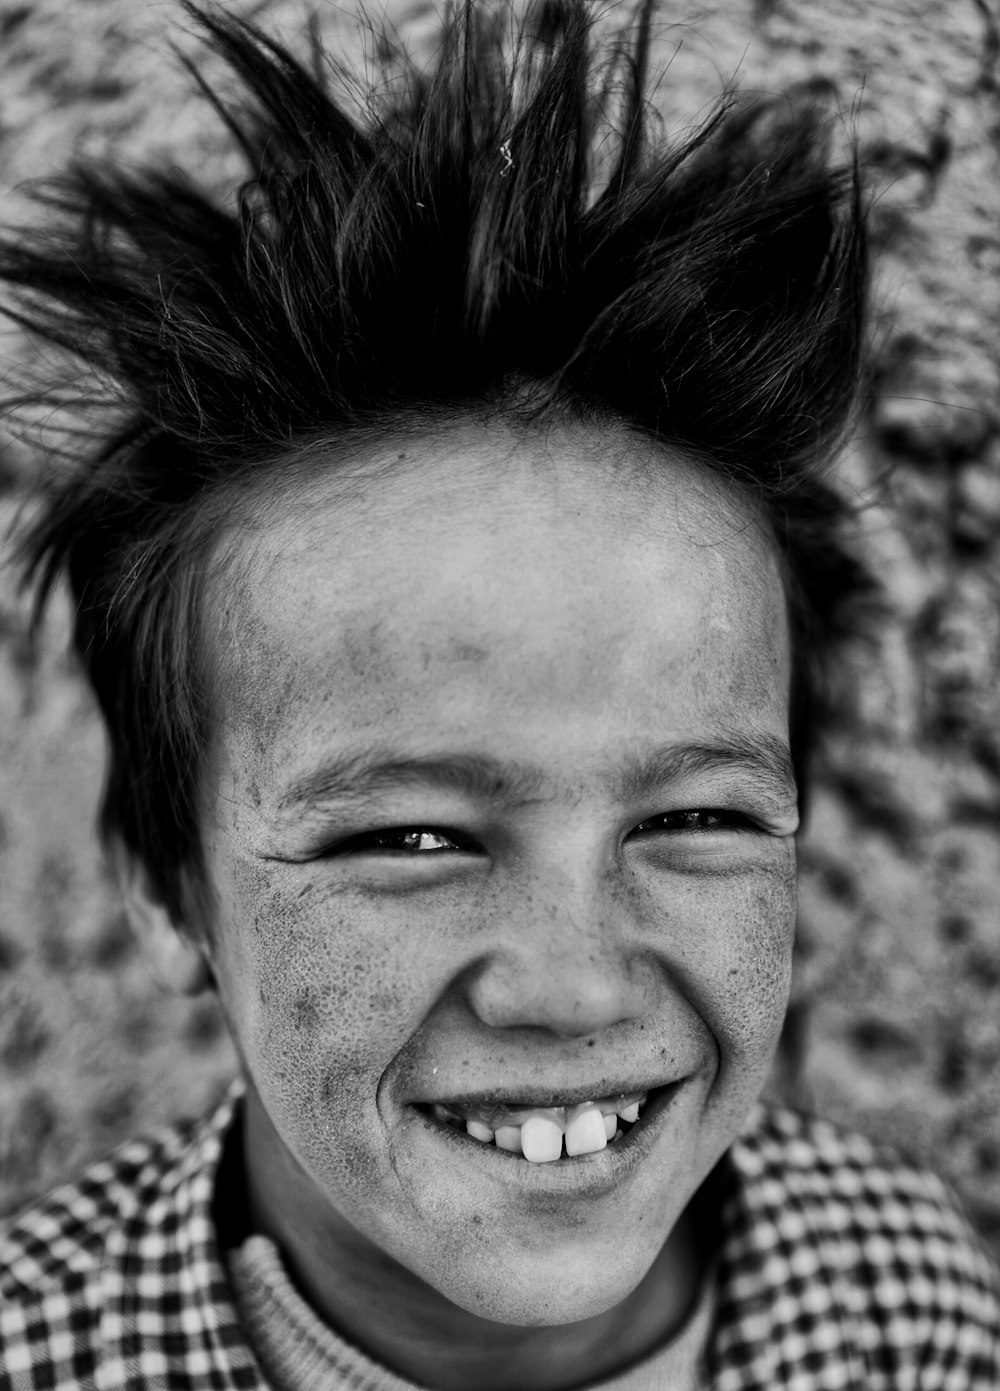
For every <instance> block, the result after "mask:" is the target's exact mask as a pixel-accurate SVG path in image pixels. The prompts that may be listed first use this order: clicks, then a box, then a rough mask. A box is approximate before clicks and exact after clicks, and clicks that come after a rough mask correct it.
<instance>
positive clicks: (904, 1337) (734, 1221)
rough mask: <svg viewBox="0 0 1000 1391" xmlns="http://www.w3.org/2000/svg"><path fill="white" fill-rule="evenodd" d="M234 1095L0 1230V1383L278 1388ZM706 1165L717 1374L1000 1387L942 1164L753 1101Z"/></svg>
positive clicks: (999, 1304)
mask: <svg viewBox="0 0 1000 1391" xmlns="http://www.w3.org/2000/svg"><path fill="white" fill-rule="evenodd" d="M236 1099H237V1092H236V1091H235V1090H234V1091H233V1092H231V1093H230V1095H229V1096H228V1097H227V1098H226V1100H225V1102H224V1103H223V1104H222V1106H221V1107H220V1108H219V1109H218V1110H217V1111H216V1113H215V1114H214V1115H213V1116H211V1117H210V1118H209V1119H207V1120H205V1121H202V1122H200V1123H199V1124H197V1125H194V1126H186V1127H176V1128H174V1129H171V1130H168V1131H166V1132H164V1133H161V1134H160V1135H158V1136H157V1137H155V1138H153V1139H151V1140H149V1141H140V1142H136V1143H133V1144H130V1145H126V1146H125V1147H124V1148H123V1149H121V1150H119V1151H117V1153H115V1154H114V1155H113V1156H112V1157H111V1158H109V1159H106V1160H104V1161H102V1162H101V1163H98V1164H96V1165H94V1166H93V1167H91V1168H90V1169H89V1170H88V1171H87V1172H86V1173H85V1175H84V1176H83V1178H82V1179H80V1181H79V1182H77V1183H74V1184H72V1185H68V1186H66V1187H64V1188H61V1189H59V1190H58V1191H57V1192H56V1193H54V1194H52V1195H51V1196H50V1197H49V1198H47V1199H46V1200H44V1201H43V1202H41V1203H39V1204H37V1205H36V1206H34V1207H33V1208H31V1209H30V1210H29V1211H28V1212H26V1213H24V1214H22V1215H21V1216H20V1217H19V1218H15V1219H14V1220H13V1221H11V1222H9V1223H8V1224H7V1225H6V1227H2V1228H0V1391H58V1389H59V1388H70V1387H73V1388H93V1391H98V1388H101V1391H229V1388H246V1391H267V1383H266V1380H265V1378H264V1375H263V1373H262V1371H261V1369H260V1367H259V1365H258V1363H257V1362H256V1360H255V1358H254V1355H253V1352H252V1351H251V1347H250V1344H249V1342H248V1340H247V1338H246V1335H245V1334H244V1332H243V1329H242V1328H241V1326H240V1321H239V1316H238V1313H237V1310H236V1308H235V1305H234V1302H233V1295H232V1291H231V1288H230V1285H229V1281H228V1278H227V1275H226V1270H225V1266H224V1264H223V1260H222V1258H221V1256H220V1252H219V1250H218V1247H217V1243H216V1234H215V1229H214V1226H213V1221H212V1198H213V1191H214V1186H215V1179H216V1172H217V1169H218V1165H219V1160H220V1154H221V1149H222V1142H223V1140H224V1137H225V1134H226V1132H227V1129H228V1128H229V1126H230V1125H231V1124H232V1121H233V1110H234V1105H235V1102H236ZM713 1182H714V1183H716V1184H718V1185H719V1186H718V1188H717V1189H716V1190H715V1193H716V1194H717V1196H718V1205H717V1206H716V1208H715V1211H716V1212H717V1214H718V1220H719V1224H720V1228H719V1229H720V1233H721V1260H720V1266H719V1282H720V1283H719V1305H718V1315H717V1319H716V1325H715V1328H714V1330H713V1333H712V1338H711V1343H710V1349H709V1368H708V1385H709V1386H710V1387H711V1388H712V1391H845V1388H855V1389H856V1391H973V1389H974V1391H1000V1301H998V1292H997V1276H996V1272H995V1271H994V1269H993V1267H992V1266H991V1264H990V1262H989V1261H988V1260H987V1258H986V1256H985V1254H984V1253H983V1252H982V1250H981V1249H980V1248H979V1246H978V1245H977V1243H976V1239H975V1237H974V1236H973V1235H972V1233H971V1232H970V1230H969V1228H968V1227H967V1225H966V1223H965V1221H964V1219H963V1218H962V1217H961V1216H960V1215H959V1214H958V1213H957V1212H956V1210H955V1208H954V1207H953V1206H952V1204H951V1203H950V1201H949V1200H948V1198H947V1196H946V1193H945V1190H944V1188H943V1185H942V1184H941V1182H940V1181H939V1180H938V1179H936V1178H934V1177H932V1176H930V1175H928V1174H925V1173H922V1172H919V1171H917V1170H915V1169H911V1168H908V1167H905V1166H902V1165H900V1164H899V1163H898V1162H896V1161H895V1160H893V1159H891V1158H887V1157H886V1156H885V1155H884V1154H883V1153H880V1152H879V1151H878V1150H876V1149H875V1148H874V1147H873V1146H872V1145H871V1144H870V1143H869V1142H868V1141H867V1140H864V1139H862V1138H860V1137H859V1136H855V1135H851V1134H847V1133H845V1132H843V1131H841V1130H839V1129H837V1128H836V1127H834V1126H832V1125H829V1124H826V1123H823V1122H817V1121H812V1120H807V1119H805V1118H803V1117H801V1116H799V1115H797V1114H795V1113H793V1112H790V1111H786V1110H781V1109H776V1108H770V1107H763V1106H761V1107H759V1108H758V1109H757V1111H756V1112H755V1114H754V1117H753V1120H752V1123H751V1124H750V1126H749V1127H748V1129H747V1131H746V1133H745V1135H744V1136H743V1137H742V1138H741V1139H740V1140H738V1141H737V1142H736V1144H735V1145H734V1146H733V1147H732V1149H731V1150H730V1152H729V1154H728V1155H727V1156H726V1158H725V1159H724V1160H723V1162H722V1164H721V1165H720V1166H719V1168H718V1170H717V1171H716V1174H715V1176H714V1179H713ZM714 1196H715V1195H714V1194H713V1202H714ZM351 1391H378V1389H377V1387H376V1386H374V1385H373V1386H372V1387H368V1386H364V1387H362V1386H360V1385H354V1384H352V1387H351Z"/></svg>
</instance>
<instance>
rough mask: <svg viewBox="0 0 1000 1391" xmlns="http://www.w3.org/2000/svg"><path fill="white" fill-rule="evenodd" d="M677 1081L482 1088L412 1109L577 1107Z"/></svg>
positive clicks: (428, 1100) (433, 1099)
mask: <svg viewBox="0 0 1000 1391" xmlns="http://www.w3.org/2000/svg"><path fill="white" fill-rule="evenodd" d="M678 1080H680V1079H679V1078H666V1079H664V1078H657V1079H656V1080H655V1081H648V1080H640V1081H636V1080H635V1079H633V1078H630V1079H628V1080H627V1081H621V1080H618V1081H612V1082H608V1081H606V1080H602V1081H599V1082H595V1083H594V1084H593V1085H591V1086H580V1084H579V1083H575V1084H574V1085H572V1086H567V1087H565V1088H561V1087H545V1088H544V1089H542V1088H541V1087H539V1086H537V1085H536V1086H530V1087H516V1086H513V1087H512V1086H503V1087H484V1088H482V1089H481V1090H477V1091H462V1092H449V1093H447V1094H446V1095H441V1096H433V1097H426V1098H421V1100H419V1101H417V1102H415V1103H414V1104H415V1105H418V1106H419V1105H423V1106H432V1105H438V1106H454V1107H457V1108H461V1107H472V1106H480V1107H490V1106H505V1107H509V1108H510V1109H511V1110H528V1109H529V1108H532V1107H537V1108H538V1109H540V1110H541V1109H545V1108H555V1107H559V1106H579V1105H581V1104H582V1103H583V1102H585V1101H600V1100H602V1099H603V1098H605V1097H615V1096H634V1095H636V1093H638V1092H653V1091H656V1090H658V1089H660V1088H662V1087H667V1086H670V1085H671V1083H672V1082H674V1081H678Z"/></svg>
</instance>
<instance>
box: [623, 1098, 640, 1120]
mask: <svg viewBox="0 0 1000 1391" xmlns="http://www.w3.org/2000/svg"><path fill="white" fill-rule="evenodd" d="M618 1114H619V1115H620V1116H621V1118H622V1120H623V1121H630V1122H634V1121H637V1120H638V1119H639V1103H638V1101H633V1102H632V1104H631V1106H623V1107H622V1109H621V1110H620V1111H619V1112H618Z"/></svg>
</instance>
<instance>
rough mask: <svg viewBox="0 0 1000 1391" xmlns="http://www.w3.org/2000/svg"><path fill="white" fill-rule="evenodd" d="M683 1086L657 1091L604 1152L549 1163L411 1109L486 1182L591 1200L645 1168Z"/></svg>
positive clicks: (414, 1108) (432, 1132)
mask: <svg viewBox="0 0 1000 1391" xmlns="http://www.w3.org/2000/svg"><path fill="white" fill-rule="evenodd" d="M682 1085H683V1083H682V1082H671V1083H670V1084H669V1085H667V1086H665V1087H661V1088H659V1089H658V1091H657V1094H656V1095H655V1096H654V1097H653V1099H652V1100H651V1101H650V1102H649V1103H648V1104H647V1106H646V1108H645V1110H644V1111H643V1114H642V1116H641V1117H640V1119H639V1120H638V1121H636V1123H635V1124H634V1125H633V1126H632V1128H631V1129H630V1130H629V1131H628V1133H627V1134H625V1135H623V1136H622V1138H621V1139H620V1140H614V1141H611V1142H610V1143H609V1144H608V1145H607V1146H606V1148H604V1149H602V1150H597V1151H596V1152H595V1153H593V1154H579V1155H576V1156H574V1157H573V1158H572V1159H556V1160H552V1161H551V1162H549V1163H547V1164H534V1163H532V1162H531V1161H530V1160H527V1159H524V1158H523V1157H522V1156H521V1155H519V1154H511V1153H510V1151H508V1150H502V1149H498V1148H497V1146H496V1145H492V1144H489V1145H488V1144H485V1143H483V1141H481V1140H474V1139H473V1138H472V1137H471V1136H470V1135H466V1134H465V1133H464V1132H463V1131H461V1130H456V1129H455V1128H454V1127H452V1126H449V1125H443V1124H442V1123H441V1122H440V1121H436V1120H434V1119H433V1117H431V1116H430V1115H428V1114H427V1113H426V1112H425V1111H423V1110H421V1109H420V1108H418V1107H416V1106H414V1107H412V1108H411V1110H412V1112H413V1114H414V1115H415V1116H416V1117H417V1118H418V1119H419V1121H420V1123H421V1125H422V1127H423V1129H424V1130H425V1131H426V1132H428V1133H429V1134H431V1135H433V1136H434V1138H435V1139H437V1140H438V1141H440V1142H441V1143H443V1144H445V1145H447V1146H449V1148H450V1150H451V1152H452V1153H453V1154H454V1155H455V1156H456V1157H460V1158H461V1159H462V1160H463V1162H464V1163H466V1164H475V1165H477V1166H478V1167H479V1169H480V1172H481V1173H482V1174H483V1176H484V1178H487V1179H492V1180H493V1181H495V1182H502V1183H504V1184H511V1183H514V1184H517V1185H518V1186H519V1187H521V1188H523V1189H525V1190H526V1191H528V1192H536V1193H545V1194H560V1193H564V1194H567V1195H573V1194H579V1195H581V1196H590V1197H593V1196H599V1195H600V1194H601V1193H603V1192H611V1191H612V1190H613V1189H615V1188H617V1187H618V1186H619V1185H620V1184H622V1183H624V1182H626V1181H627V1180H628V1179H629V1178H630V1177H631V1176H632V1174H634V1173H635V1172H636V1170H637V1169H638V1168H639V1167H640V1166H641V1165H642V1164H643V1162H644V1161H645V1160H646V1158H647V1157H648V1155H649V1153H650V1151H651V1150H652V1149H653V1147H654V1146H655V1145H656V1142H657V1140H658V1138H659V1136H660V1135H661V1134H662V1133H663V1131H664V1130H665V1128H666V1126H667V1124H668V1123H669V1117H670V1113H671V1112H672V1111H673V1109H674V1101H675V1098H676V1096H677V1094H678V1092H679V1091H680V1088H681V1086H682Z"/></svg>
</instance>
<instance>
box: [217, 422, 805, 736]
mask: <svg viewBox="0 0 1000 1391" xmlns="http://www.w3.org/2000/svg"><path fill="white" fill-rule="evenodd" d="M304 464H305V466H304V467H299V468H298V469H297V470H296V471H295V478H294V481H291V482H289V481H287V480H286V481H285V482H283V483H282V485H281V486H280V487H276V486H273V487H272V490H271V491H270V493H269V494H267V495H265V496H263V497H262V504H261V506H260V507H259V509H257V510H256V511H254V512H253V513H252V515H251V519H250V525H249V526H246V527H241V528H239V529H234V530H233V531H232V532H231V533H230V535H229V536H228V538H227V540H226V545H225V549H224V557H225V559H224V563H223V565H222V566H221V568H220V570H219V574H218V578H217V579H216V581H215V590H214V592H213V593H211V594H210V596H209V598H210V611H211V612H212V613H213V614H214V615H215V617H216V623H215V626H214V630H213V629H211V628H210V630H209V631H210V638H209V641H210V644H211V651H210V654H209V657H210V662H211V665H212V667H213V670H214V676H215V692H216V702H215V704H216V712H215V713H216V719H217V721H218V720H219V719H220V717H221V720H222V722H223V723H224V724H225V725H226V726H227V728H228V730H229V734H230V735H231V736H235V734H236V733H237V731H244V732H245V733H246V734H247V735H248V737H252V740H253V742H254V744H255V745H256V747H257V749H258V750H259V751H260V752H261V753H263V751H264V750H265V749H268V748H272V749H275V746H276V745H283V748H284V752H283V753H282V754H281V756H285V753H286V752H287V749H288V747H290V744H289V741H290V740H293V735H292V731H293V730H294V731H295V732H296V734H297V735H305V734H306V733H307V732H309V733H310V734H311V733H314V732H317V731H319V732H320V734H321V736H325V735H326V734H329V735H330V737H339V736H340V735H341V734H344V735H347V734H349V735H350V736H352V737H361V736H365V737H370V738H372V739H374V738H375V737H377V736H380V735H381V734H382V733H384V732H385V727H386V724H387V722H388V723H390V724H392V723H393V722H395V723H396V724H398V725H400V726H403V727H404V731H405V732H406V733H407V734H409V735H414V736H417V735H419V729H420V725H421V722H422V721H424V722H426V721H427V719H428V717H429V708H428V707H429V706H433V707H434V715H435V718H444V719H445V720H450V721H451V724H452V725H453V726H456V727H457V726H458V725H462V726H463V727H465V726H468V725H469V723H470V722H472V721H474V720H475V719H478V720H479V721H480V723H485V722H488V721H492V728H493V729H494V730H496V731H497V733H498V738H499V737H500V731H502V728H503V725H504V712H505V709H506V708H509V707H511V706H512V705H516V704H517V703H518V702H521V703H523V702H524V701H526V700H527V701H530V702H531V703H532V705H533V708H534V707H536V706H537V708H538V710H539V711H540V712H543V713H544V715H545V717H546V718H548V719H549V720H550V722H552V721H555V722H558V721H559V719H560V712H561V711H564V710H566V711H568V710H569V709H570V708H571V707H573V708H577V707H580V708H581V709H582V708H583V707H586V708H587V710H588V711H589V712H590V714H593V713H594V712H595V711H604V712H606V711H607V709H608V702H614V701H616V700H619V701H620V699H621V698H622V680H623V678H625V677H627V678H629V679H630V681H631V685H630V689H633V688H635V689H638V688H639V686H640V684H641V682H642V680H643V679H646V680H648V682H650V683H653V685H654V687H655V685H656V683H662V682H663V681H664V680H670V679H672V678H671V672H673V674H674V676H676V678H677V690H676V691H675V692H674V693H673V698H674V699H675V700H676V701H678V702H679V705H678V710H677V718H678V720H680V721H681V722H682V723H683V722H684V721H685V720H687V721H689V720H690V719H691V718H692V717H694V716H695V715H697V717H698V719H700V720H702V721H705V720H708V719H710V718H711V717H712V714H713V711H715V713H716V714H717V715H718V720H719V722H720V724H724V723H726V722H727V721H729V720H730V716H731V714H732V709H731V707H732V706H733V704H734V701H735V702H737V703H742V705H743V707H744V714H745V715H746V717H747V718H752V712H753V711H754V710H755V709H760V710H763V709H764V707H765V706H766V705H768V704H770V706H772V707H775V706H776V693H780V694H781V695H782V697H783V695H784V693H785V691H786V688H787V665H788V654H787V631H786V627H787V625H786V622H785V614H784V607H785V606H784V596H783V591H782V586H781V580H780V571H779V564H778V559H777V554H776V549H775V546H774V543H773V541H772V540H771V538H770V536H769V534H768V532H767V530H766V526H765V525H764V524H763V522H762V521H761V519H760V517H759V516H758V515H757V513H756V511H755V509H754V507H753V505H752V504H751V503H750V501H749V500H748V498H747V497H746V496H745V495H744V494H743V493H742V491H741V490H739V489H738V488H737V487H736V485H735V484H732V483H730V482H728V481H727V480H725V479H722V478H719V477H717V476H716V475H715V474H714V473H713V472H712V471H710V470H709V469H708V468H706V467H705V466H703V465H699V464H695V463H692V462H690V461H689V460H686V459H684V458H683V457H681V456H679V455H677V454H675V453H671V452H669V451H666V450H664V449H662V448H661V447H658V446H655V445H653V444H651V443H649V442H648V441H645V440H641V439H638V438H636V437H635V436H633V435H630V434H628V433H627V432H625V431H624V430H615V429H611V428H608V429H601V430H598V431H595V430H593V429H590V430H587V429H584V428H582V427H575V426H558V427H553V428H550V429H545V430H542V429H541V428H536V429H534V430H530V431H527V432H515V431H514V430H512V429H510V428H508V427H506V426H504V425H501V424H494V425H491V426H479V425H474V424H471V423H467V422H466V423H458V424H455V425H452V426H450V427H447V428H444V429H441V430H438V431H436V432H434V433H430V432H427V433H423V434H415V435H414V434H410V435H406V436H404V435H402V434H401V435H399V436H395V437H390V438H387V439H384V440H382V441H380V442H379V443H378V444H369V445H367V446H366V447H365V448H364V449H362V450H360V451H358V452H357V453H356V454H355V455H353V456H352V457H351V458H349V459H344V458H342V457H338V456H336V455H335V454H334V452H333V451H332V450H330V449H326V450H324V449H323V448H322V447H319V446H317V447H316V449H315V450H314V452H313V454H312V455H311V456H310V457H307V458H306V459H305V461H304ZM682 668H683V670H682ZM445 675H446V678H447V679H444V677H445ZM484 687H485V688H486V689H484ZM515 688H516V690H515ZM633 693H634V690H633ZM655 699H656V692H655V689H653V690H651V692H650V709H651V710H652V707H653V705H655ZM413 701H422V702H423V708H422V710H417V709H415V708H413V707H412V702H413ZM685 701H686V702H687V706H686V707H685V708H684V709H681V708H680V704H683V702H685ZM777 704H779V705H781V704H782V701H778V702H777ZM783 718H784V709H783V706H782V709H781V711H780V712H777V710H776V708H775V709H772V710H771V711H770V713H769V714H768V716H767V719H768V720H770V722H771V723H772V724H774V723H775V721H776V720H778V722H780V720H781V719H783ZM282 731H283V733H282ZM466 732H468V730H466ZM772 732H777V731H772ZM470 737H471V735H470ZM275 751H276V750H275Z"/></svg>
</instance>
